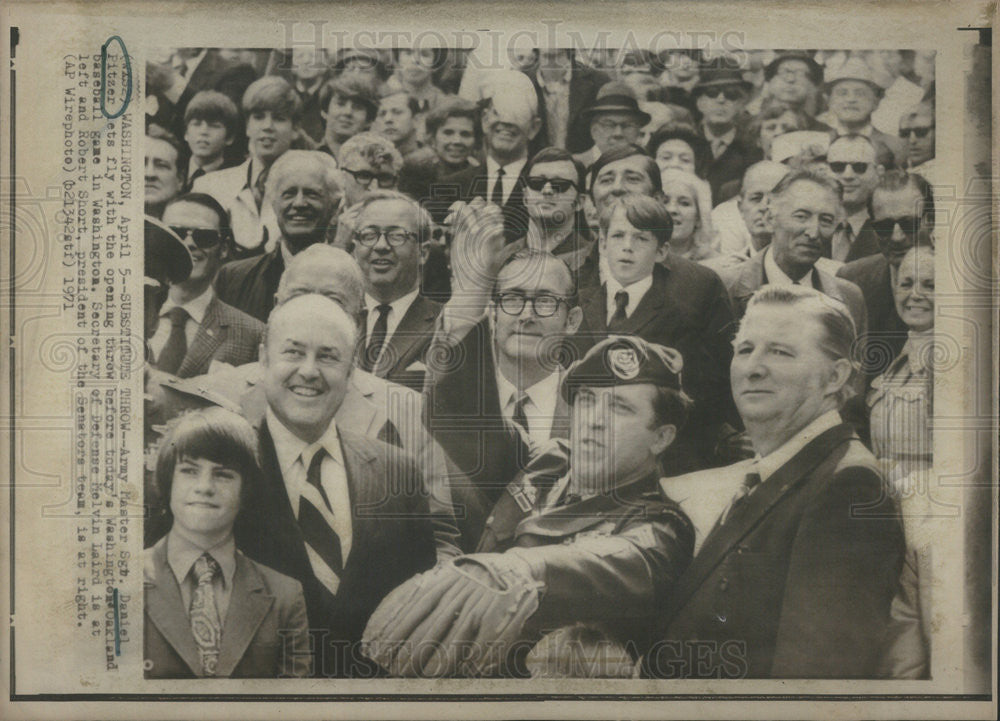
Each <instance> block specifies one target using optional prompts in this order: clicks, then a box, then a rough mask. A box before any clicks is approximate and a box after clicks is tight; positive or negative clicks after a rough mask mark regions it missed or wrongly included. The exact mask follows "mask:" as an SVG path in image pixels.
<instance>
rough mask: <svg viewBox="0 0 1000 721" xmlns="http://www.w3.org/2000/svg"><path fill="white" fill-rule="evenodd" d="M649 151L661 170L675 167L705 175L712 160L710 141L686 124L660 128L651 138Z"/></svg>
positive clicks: (700, 176) (699, 175)
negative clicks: (685, 125)
mask: <svg viewBox="0 0 1000 721" xmlns="http://www.w3.org/2000/svg"><path fill="white" fill-rule="evenodd" d="M646 150H647V152H648V153H649V155H650V157H651V158H653V159H654V160H655V161H656V164H657V165H658V166H659V167H660V170H668V169H670V168H674V169H677V170H684V171H687V172H688V173H694V174H695V175H697V176H698V177H699V178H703V177H705V169H706V168H707V167H708V164H709V163H710V162H711V160H712V151H711V149H710V148H709V147H708V141H706V140H705V139H704V138H702V137H701V136H700V135H698V134H697V133H695V131H694V130H693V129H691V128H687V127H684V126H676V127H665V128H660V129H659V130H658V131H656V132H655V133H653V137H652V138H650V140H649V146H648V147H647V149H646Z"/></svg>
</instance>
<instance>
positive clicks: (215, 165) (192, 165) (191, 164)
mask: <svg viewBox="0 0 1000 721" xmlns="http://www.w3.org/2000/svg"><path fill="white" fill-rule="evenodd" d="M224 162H226V158H225V157H224V156H222V155H220V156H219V157H218V158H216V159H215V160H213V161H212V162H211V163H209V164H208V165H199V164H198V159H197V158H195V157H194V156H193V155H192V156H191V160H189V161H188V175H187V176H188V177H189V178H190V177H191V176H192V175H194V174H195V171H197V170H198V169H201V170H204V171H205V172H206V173H211V172H212V171H213V170H218V169H219V168H221V167H222V164H223V163H224Z"/></svg>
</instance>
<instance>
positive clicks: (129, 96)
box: [101, 35, 132, 120]
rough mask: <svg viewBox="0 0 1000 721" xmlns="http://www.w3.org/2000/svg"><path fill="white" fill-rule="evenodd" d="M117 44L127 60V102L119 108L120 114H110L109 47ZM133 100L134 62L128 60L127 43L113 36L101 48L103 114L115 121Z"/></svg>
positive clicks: (123, 102)
mask: <svg viewBox="0 0 1000 721" xmlns="http://www.w3.org/2000/svg"><path fill="white" fill-rule="evenodd" d="M113 42H116V43H118V45H119V46H120V47H121V49H122V57H123V58H124V59H125V77H126V81H125V100H124V101H122V106H121V107H120V108H118V112H116V113H109V112H108V109H107V107H106V105H105V101H106V100H107V89H106V87H105V82H104V81H105V78H106V77H107V69H108V46H109V45H111V43H113ZM131 100H132V61H131V60H129V58H128V50H127V49H126V48H125V41H124V40H122V39H121V37H119V36H118V35H112V36H111V37H110V38H108V40H107V42H106V43H104V45H102V46H101V114H102V115H104V117H106V118H108V119H109V120H114V119H115V118H119V117H121V115H122V113H124V112H125V108H127V107H128V104H129V102H130V101H131Z"/></svg>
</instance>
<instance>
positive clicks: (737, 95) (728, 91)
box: [701, 88, 743, 100]
mask: <svg viewBox="0 0 1000 721" xmlns="http://www.w3.org/2000/svg"><path fill="white" fill-rule="evenodd" d="M701 92H703V93H704V94H705V95H707V96H708V97H710V98H711V99H712V100H715V99H716V98H717V97H719V96H720V95H725V96H726V100H741V99H742V98H743V91H742V90H740V89H739V88H705V89H704V90H702V91H701Z"/></svg>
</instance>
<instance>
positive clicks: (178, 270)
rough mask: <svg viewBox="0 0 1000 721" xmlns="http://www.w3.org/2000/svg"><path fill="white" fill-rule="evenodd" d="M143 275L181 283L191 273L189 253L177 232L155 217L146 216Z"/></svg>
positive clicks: (160, 280)
mask: <svg viewBox="0 0 1000 721" xmlns="http://www.w3.org/2000/svg"><path fill="white" fill-rule="evenodd" d="M144 241H145V249H146V253H145V256H146V258H145V264H146V265H145V275H146V276H147V277H149V278H154V279H156V280H157V281H159V282H160V283H164V284H166V283H167V282H170V283H181V282H183V281H185V280H187V278H188V276H189V275H191V254H190V253H188V250H187V248H185V247H184V242H183V241H182V240H181V239H180V238H179V237H177V234H176V233H175V232H174V231H172V230H171V229H170V228H168V227H167V226H166V225H164V224H163V223H162V222H160V221H159V220H157V219H156V218H152V217H150V216H148V215H147V216H146V224H145V233H144Z"/></svg>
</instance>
